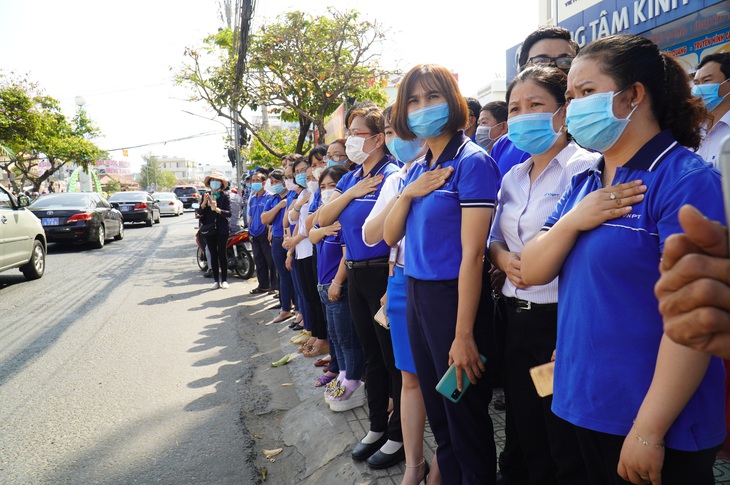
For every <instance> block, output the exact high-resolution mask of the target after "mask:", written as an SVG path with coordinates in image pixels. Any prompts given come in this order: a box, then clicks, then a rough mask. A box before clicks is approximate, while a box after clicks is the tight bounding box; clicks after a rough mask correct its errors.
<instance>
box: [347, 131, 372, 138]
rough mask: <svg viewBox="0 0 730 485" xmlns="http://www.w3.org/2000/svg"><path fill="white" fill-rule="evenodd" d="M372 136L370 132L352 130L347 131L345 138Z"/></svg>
mask: <svg viewBox="0 0 730 485" xmlns="http://www.w3.org/2000/svg"><path fill="white" fill-rule="evenodd" d="M372 135H373V133H372V132H370V131H354V130H348V131H347V136H362V137H366V136H372Z"/></svg>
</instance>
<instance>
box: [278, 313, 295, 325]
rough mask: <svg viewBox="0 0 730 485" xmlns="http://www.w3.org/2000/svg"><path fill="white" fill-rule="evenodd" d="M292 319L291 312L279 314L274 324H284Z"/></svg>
mask: <svg viewBox="0 0 730 485" xmlns="http://www.w3.org/2000/svg"><path fill="white" fill-rule="evenodd" d="M291 317H292V314H291V312H279V316H278V317H276V318H274V323H279V322H283V321H284V320H289V319H290V318H291Z"/></svg>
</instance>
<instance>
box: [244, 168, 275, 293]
mask: <svg viewBox="0 0 730 485" xmlns="http://www.w3.org/2000/svg"><path fill="white" fill-rule="evenodd" d="M265 182H266V175H264V174H263V173H261V172H256V173H255V174H254V175H253V176H252V177H251V194H252V195H251V198H250V199H249V201H248V220H249V227H248V233H249V235H250V236H251V247H252V249H253V258H254V262H255V263H256V278H258V281H259V285H258V286H257V287H256V288H254V289H253V290H251V294H252V295H256V294H259V293H266V292H272V291H273V290H272V288H275V287H276V286H277V284H278V283H277V278H276V267H275V266H274V260H273V259H272V258H271V243H269V233H268V228H267V227H266V224H264V223H263V222H261V214H262V213H263V212H264V206H265V205H266V201H267V200H268V198H269V195H268V194H267V193H266V190H265V189H264V183H265Z"/></svg>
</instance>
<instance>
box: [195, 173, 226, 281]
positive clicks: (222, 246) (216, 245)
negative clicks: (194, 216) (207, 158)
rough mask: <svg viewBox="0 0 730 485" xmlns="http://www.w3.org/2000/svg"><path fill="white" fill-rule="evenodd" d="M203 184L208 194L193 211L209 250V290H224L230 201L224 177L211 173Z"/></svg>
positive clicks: (220, 174)
mask: <svg viewBox="0 0 730 485" xmlns="http://www.w3.org/2000/svg"><path fill="white" fill-rule="evenodd" d="M204 184H205V186H206V187H209V188H210V194H205V196H204V197H203V203H202V204H200V208H199V209H197V211H198V213H199V214H200V216H201V218H200V219H201V225H200V231H201V232H202V233H203V235H204V237H205V242H206V245H207V247H208V248H209V249H210V260H209V264H210V267H211V269H212V270H213V279H214V280H215V281H214V282H213V284H212V285H211V287H210V289H211V290H216V289H218V288H223V289H227V288H228V281H227V279H228V257H227V255H226V243H227V242H228V234H229V228H228V219H229V218H230V217H231V202H230V200H229V198H228V196H227V195H226V193H225V189H226V188H228V181H227V180H226V177H225V175H223V174H222V173H221V172H219V171H217V170H213V171H211V172H210V174H208V175H207V176H206V177H205V180H204Z"/></svg>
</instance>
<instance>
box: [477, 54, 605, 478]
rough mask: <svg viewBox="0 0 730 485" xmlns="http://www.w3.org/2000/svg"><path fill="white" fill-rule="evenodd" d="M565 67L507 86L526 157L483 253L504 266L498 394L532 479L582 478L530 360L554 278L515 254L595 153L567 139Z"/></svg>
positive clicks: (552, 326) (536, 70)
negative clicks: (531, 280) (534, 279)
mask: <svg viewBox="0 0 730 485" xmlns="http://www.w3.org/2000/svg"><path fill="white" fill-rule="evenodd" d="M567 79H568V78H567V77H566V76H565V74H564V73H563V72H562V71H560V70H558V69H556V68H553V67H542V66H536V67H530V68H527V69H526V70H524V71H522V72H521V73H520V74H518V75H517V77H516V78H515V79H514V80H513V81H512V83H511V84H510V85H509V88H508V89H507V103H508V105H507V110H508V113H509V115H508V125H509V133H508V136H509V137H510V140H511V141H512V142H513V143H514V144H515V146H516V147H517V148H519V149H520V150H523V151H525V152H527V153H529V154H530V158H528V159H527V160H526V161H524V162H522V163H519V164H517V165H515V166H514V167H512V169H510V171H509V172H507V173H506V174H505V175H504V178H503V179H502V190H501V192H500V198H499V207H498V209H497V216H496V218H495V222H494V228H493V229H492V234H491V238H490V244H489V256H490V259H491V260H492V262H493V263H494V264H496V265H497V266H498V267H499V269H501V270H502V271H504V272H505V273H506V274H507V279H506V281H505V283H504V286H503V288H502V293H503V295H504V297H505V299H506V301H507V332H506V347H505V365H504V368H505V397H506V404H507V413H510V414H511V416H512V417H513V418H514V422H515V428H516V431H517V433H516V435H517V440H518V442H519V444H520V447H521V448H522V452H523V454H524V457H525V463H526V465H527V476H528V479H529V483H531V484H536V485H537V484H558V483H561V484H562V483H565V484H567V483H573V484H582V483H586V482H587V477H586V471H585V467H584V465H583V461H582V459H581V455H580V449H579V448H578V446H577V442H576V441H577V440H576V436H575V431H574V430H573V428H572V427H571V426H570V425H569V424H568V423H567V422H565V421H563V420H562V419H560V418H558V417H557V416H555V414H553V412H552V411H551V410H550V405H551V403H552V397H551V396H549V397H544V398H541V397H540V396H539V395H538V393H537V392H536V390H535V386H534V385H533V382H532V379H531V378H530V368H532V367H536V366H538V365H541V364H545V363H547V362H550V357H551V356H552V353H553V349H555V341H556V339H557V331H558V279H557V278H555V279H554V280H553V281H551V282H549V283H547V284H545V285H535V286H527V285H525V283H524V282H523V281H522V273H521V261H520V256H521V253H522V248H523V247H524V245H525V243H526V242H528V241H529V240H530V239H532V238H533V237H534V236H535V235H536V234H537V233H538V232H539V231H540V229H541V228H542V226H543V224H544V223H545V220H546V219H547V218H548V217H549V216H550V214H552V212H553V210H555V206H556V205H557V203H558V199H559V197H560V195H561V194H562V192H563V190H564V189H565V187H566V186H567V185H568V183H569V182H570V179H571V178H572V177H573V175H575V174H577V173H579V172H582V171H584V170H587V169H588V168H589V167H590V166H591V165H593V164H594V163H595V162H596V160H597V159H598V155H596V154H592V153H590V152H588V151H587V150H584V149H582V148H580V147H579V146H577V145H576V144H575V143H574V142H571V141H569V138H568V136H567V134H566V132H565V90H566V88H567V84H568V83H567Z"/></svg>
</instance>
